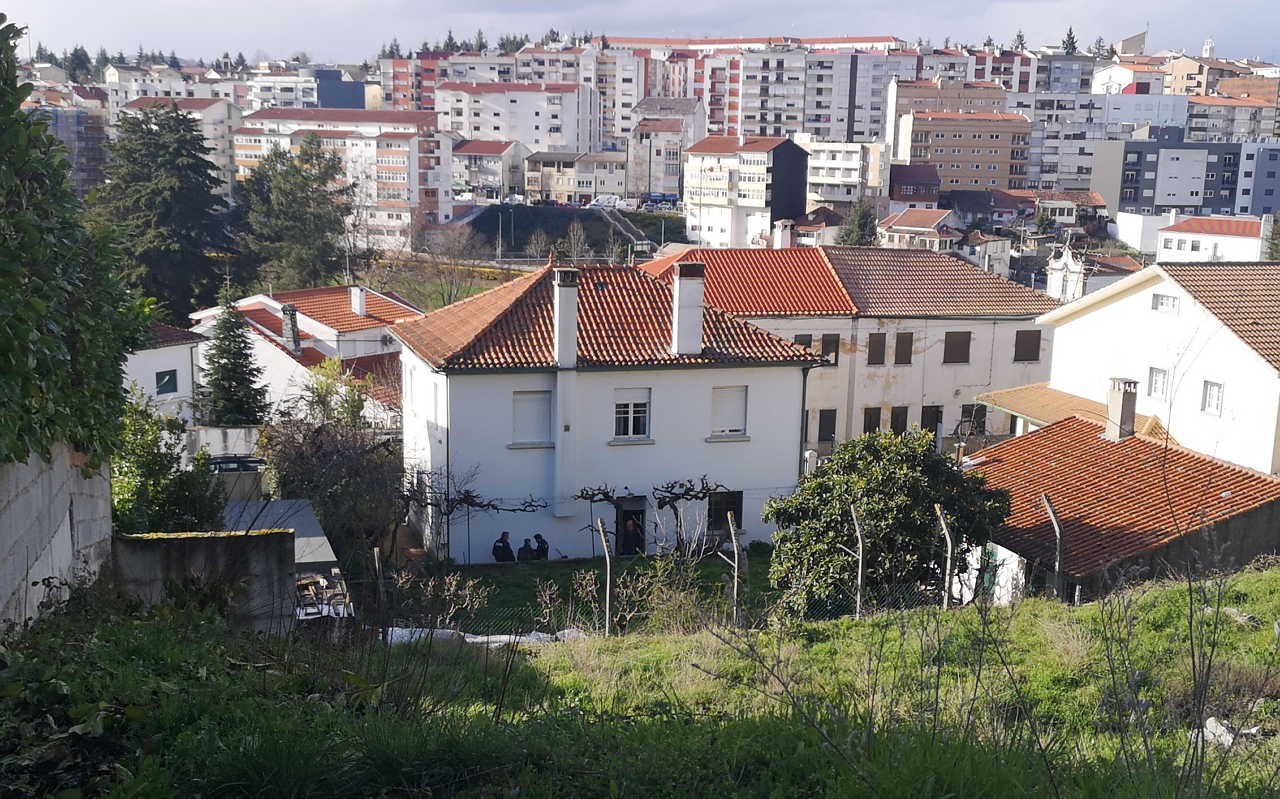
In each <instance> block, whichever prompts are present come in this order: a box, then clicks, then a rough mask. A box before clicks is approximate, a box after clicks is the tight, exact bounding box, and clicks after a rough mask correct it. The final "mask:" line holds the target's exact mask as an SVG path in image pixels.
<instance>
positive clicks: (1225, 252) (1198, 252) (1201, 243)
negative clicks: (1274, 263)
mask: <svg viewBox="0 0 1280 799" xmlns="http://www.w3.org/2000/svg"><path fill="white" fill-rule="evenodd" d="M1265 247H1266V244H1265V242H1264V241H1263V240H1262V239H1260V238H1252V237H1250V236H1211V235H1206V234H1203V233H1178V232H1174V231H1170V232H1168V233H1165V232H1163V231H1162V232H1161V233H1160V249H1159V250H1157V251H1156V261H1157V263H1180V262H1189V261H1262V260H1264V257H1263V255H1264V252H1265Z"/></svg>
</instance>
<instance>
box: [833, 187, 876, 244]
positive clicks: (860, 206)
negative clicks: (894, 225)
mask: <svg viewBox="0 0 1280 799" xmlns="http://www.w3.org/2000/svg"><path fill="white" fill-rule="evenodd" d="M878 240H879V233H878V232H877V231H876V211H875V209H874V208H872V207H871V203H869V202H867V200H866V198H865V197H864V198H863V199H860V200H858V202H857V203H856V204H855V205H854V206H853V210H851V211H850V212H849V215H848V216H847V217H845V220H844V223H843V224H841V225H840V232H839V233H838V234H836V244H839V245H841V246H843V247H874V246H875V245H876V243H877V241H878Z"/></svg>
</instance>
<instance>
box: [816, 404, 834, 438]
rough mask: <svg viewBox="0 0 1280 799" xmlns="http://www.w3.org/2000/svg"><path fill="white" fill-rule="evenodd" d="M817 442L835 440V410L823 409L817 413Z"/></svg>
mask: <svg viewBox="0 0 1280 799" xmlns="http://www.w3.org/2000/svg"><path fill="white" fill-rule="evenodd" d="M818 440H819V441H835V440H836V409H835V408H823V409H822V410H820V411H818Z"/></svg>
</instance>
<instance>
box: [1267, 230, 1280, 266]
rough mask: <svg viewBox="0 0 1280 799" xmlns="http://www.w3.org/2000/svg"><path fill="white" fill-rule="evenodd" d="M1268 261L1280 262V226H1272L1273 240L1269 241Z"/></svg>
mask: <svg viewBox="0 0 1280 799" xmlns="http://www.w3.org/2000/svg"><path fill="white" fill-rule="evenodd" d="M1267 260H1268V261H1277V262H1280V225H1272V226H1271V238H1270V239H1269V240H1268V241H1267Z"/></svg>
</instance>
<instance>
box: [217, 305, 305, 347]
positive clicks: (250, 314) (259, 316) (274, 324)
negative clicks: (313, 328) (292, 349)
mask: <svg viewBox="0 0 1280 799" xmlns="http://www.w3.org/2000/svg"><path fill="white" fill-rule="evenodd" d="M236 310H237V311H238V312H239V313H240V315H241V316H243V317H244V318H245V320H246V321H249V322H252V323H253V324H255V325H257V326H258V327H260V328H262V329H263V330H265V331H267V332H268V333H271V334H272V335H274V336H276V337H277V338H281V337H283V336H284V320H282V319H281V318H280V317H278V316H276V315H275V314H274V313H272V312H271V311H270V310H269V309H267V308H264V307H263V306H261V305H250V306H248V307H247V308H237V309H236ZM311 337H312V336H311V334H310V333H308V332H307V331H305V330H299V331H298V338H299V339H308V338H311Z"/></svg>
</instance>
